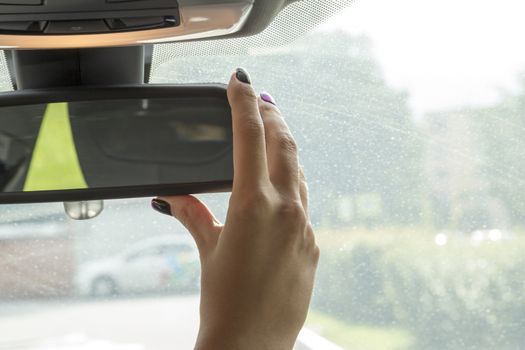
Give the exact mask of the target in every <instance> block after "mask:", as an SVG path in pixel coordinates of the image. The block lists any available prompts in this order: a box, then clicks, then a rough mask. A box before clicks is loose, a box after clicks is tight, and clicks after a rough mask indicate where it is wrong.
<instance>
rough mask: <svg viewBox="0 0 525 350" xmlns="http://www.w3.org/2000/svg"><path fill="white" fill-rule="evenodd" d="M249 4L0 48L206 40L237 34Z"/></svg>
mask: <svg viewBox="0 0 525 350" xmlns="http://www.w3.org/2000/svg"><path fill="white" fill-rule="evenodd" d="M252 6H253V5H252V2H248V1H247V2H244V3H240V4H218V5H206V6H184V7H181V8H180V15H181V24H180V25H179V26H178V27H173V28H163V29H150V30H142V31H134V32H125V33H109V34H75V35H0V48H2V49H66V48H68V49H73V48H86V47H108V46H128V45H140V44H155V43H163V42H171V41H181V40H190V39H200V38H208V37H214V36H220V35H226V34H232V33H235V32H238V31H239V30H240V29H241V28H242V26H243V25H244V23H245V22H246V19H247V18H248V15H249V14H250V11H251V9H252Z"/></svg>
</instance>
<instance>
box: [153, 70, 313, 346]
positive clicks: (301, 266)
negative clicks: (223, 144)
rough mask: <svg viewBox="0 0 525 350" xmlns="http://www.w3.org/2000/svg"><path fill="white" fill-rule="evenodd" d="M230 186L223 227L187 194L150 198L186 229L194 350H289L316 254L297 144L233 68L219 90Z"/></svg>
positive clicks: (270, 105)
mask: <svg viewBox="0 0 525 350" xmlns="http://www.w3.org/2000/svg"><path fill="white" fill-rule="evenodd" d="M228 99H229V101H230V105H231V108H232V117H233V141H234V169H235V175H234V181H233V191H232V195H231V199H230V204H229V209H228V215H227V218H226V223H225V224H224V225H222V224H221V223H220V222H218V221H217V219H216V218H215V217H214V216H213V214H212V213H211V212H210V211H209V209H208V208H207V207H206V206H205V205H204V204H203V203H202V202H201V201H199V200H198V199H196V198H195V197H192V196H178V197H162V198H159V199H155V200H153V202H152V204H153V207H154V208H156V209H157V210H160V211H164V212H167V213H171V214H172V215H173V216H175V217H176V218H177V219H179V220H180V221H181V223H182V224H183V225H184V226H185V227H186V228H187V229H188V230H189V231H190V233H191V234H192V236H193V237H194V239H195V241H196V243H197V246H198V249H199V254H200V259H201V265H202V281H201V286H202V291H201V308H200V314H201V315H200V316H201V323H200V330H199V336H198V339H197V345H196V349H206V350H207V349H213V350H221V349H228V350H235V349H249V350H257V349H272V350H278V349H286V350H289V349H292V348H293V345H294V343H295V340H296V338H297V335H298V333H299V331H300V329H301V327H302V326H303V324H304V321H305V319H306V314H307V311H308V305H309V303H310V297H311V294H312V288H313V283H314V275H315V270H316V267H317V262H318V260H319V248H318V247H317V246H316V244H315V239H314V233H313V230H312V226H311V224H310V222H309V219H308V214H307V209H308V193H307V186H306V182H305V179H304V176H303V175H302V171H301V168H300V166H299V163H298V158H297V146H296V143H295V141H294V139H293V137H292V135H291V133H290V130H289V129H288V126H287V125H286V123H285V121H284V120H283V118H282V116H281V113H280V111H279V109H278V108H277V107H276V106H275V105H274V103H275V102H274V101H273V99H272V98H271V96H269V95H268V94H261V97H259V98H258V97H257V96H256V95H255V92H254V90H253V88H252V87H251V85H250V78H249V76H248V74H247V73H246V72H245V71H244V70H242V69H238V70H237V72H236V73H235V74H234V75H233V76H232V78H231V80H230V84H229V86H228Z"/></svg>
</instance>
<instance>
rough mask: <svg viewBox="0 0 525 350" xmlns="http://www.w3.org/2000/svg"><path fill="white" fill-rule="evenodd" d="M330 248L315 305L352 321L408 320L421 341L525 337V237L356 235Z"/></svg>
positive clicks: (423, 345) (511, 345) (502, 344)
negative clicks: (442, 241)
mask: <svg viewBox="0 0 525 350" xmlns="http://www.w3.org/2000/svg"><path fill="white" fill-rule="evenodd" d="M343 247H344V249H342V251H339V252H330V249H331V248H327V249H325V250H324V251H323V252H324V254H323V256H325V257H323V258H322V261H321V264H320V272H319V274H318V276H319V279H318V281H317V283H318V284H317V287H316V292H315V299H314V308H316V309H318V310H321V311H323V312H326V313H329V314H331V315H333V316H335V317H337V318H339V319H341V320H344V321H346V322H348V323H352V324H355V323H359V324H369V325H390V326H397V327H403V328H406V329H407V330H408V331H410V332H411V333H412V334H413V335H414V336H415V338H416V343H417V346H416V348H417V349H451V350H452V349H454V350H460V349H482V350H485V349H486V350H489V349H517V348H521V346H522V345H523V344H525V333H524V332H523V329H525V317H524V315H525V297H524V296H525V278H524V277H525V254H523V252H524V251H525V239H524V238H516V239H510V240H507V241H501V242H497V243H494V242H483V243H481V244H479V245H473V244H472V243H471V242H470V241H469V240H459V239H458V240H452V242H449V244H447V245H446V246H436V245H435V244H434V242H433V240H432V239H431V238H428V236H426V237H425V236H424V235H423V236H419V235H416V236H414V235H411V236H410V237H406V238H399V237H398V238H396V239H389V238H385V237H380V236H376V239H370V238H366V239H363V238H362V237H361V238H353V239H350V240H348V241H347V242H346V243H345V244H344V245H343Z"/></svg>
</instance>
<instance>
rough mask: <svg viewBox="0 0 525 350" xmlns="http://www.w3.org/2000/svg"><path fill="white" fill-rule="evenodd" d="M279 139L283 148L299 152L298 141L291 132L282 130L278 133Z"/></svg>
mask: <svg viewBox="0 0 525 350" xmlns="http://www.w3.org/2000/svg"><path fill="white" fill-rule="evenodd" d="M277 140H278V143H279V147H280V148H281V149H282V150H285V151H288V152H292V153H297V142H296V141H295V139H294V138H293V136H292V135H291V134H290V133H289V132H281V133H280V134H279V135H277Z"/></svg>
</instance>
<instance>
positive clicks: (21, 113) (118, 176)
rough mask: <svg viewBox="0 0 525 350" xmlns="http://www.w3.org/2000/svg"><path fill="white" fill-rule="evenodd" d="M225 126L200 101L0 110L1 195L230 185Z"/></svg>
mask: <svg viewBox="0 0 525 350" xmlns="http://www.w3.org/2000/svg"><path fill="white" fill-rule="evenodd" d="M231 128H232V126H231V114H230V111H229V108H228V107H226V106H225V105H224V103H218V102H217V99H216V98H210V99H209V100H208V99H207V98H206V97H202V98H199V99H195V98H192V99H190V98H176V99H173V98H165V97H162V98H137V99H115V100H107V99H101V100H93V101H73V102H56V103H42V104H32V105H16V106H5V107H0V191H2V192H3V193H19V192H24V193H27V192H38V191H57V190H86V189H90V190H92V189H109V188H127V187H133V186H135V187H137V186H139V187H147V186H159V185H167V184H170V185H177V184H199V183H214V182H221V181H231V179H232V178H233V161H232V130H231ZM79 198H80V197H79Z"/></svg>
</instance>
